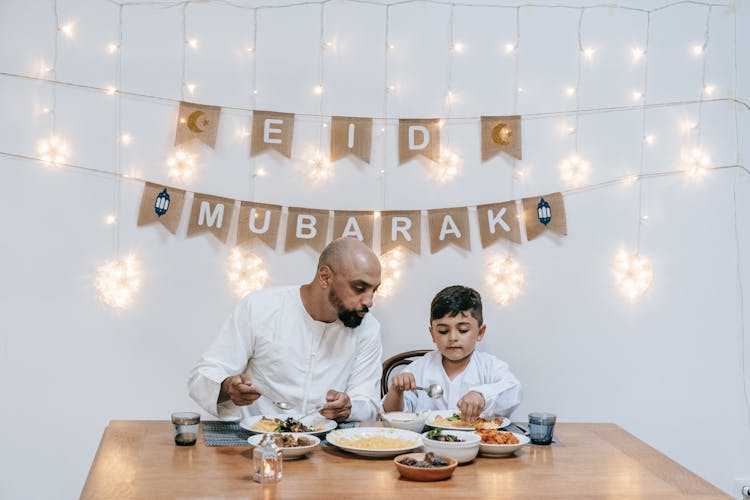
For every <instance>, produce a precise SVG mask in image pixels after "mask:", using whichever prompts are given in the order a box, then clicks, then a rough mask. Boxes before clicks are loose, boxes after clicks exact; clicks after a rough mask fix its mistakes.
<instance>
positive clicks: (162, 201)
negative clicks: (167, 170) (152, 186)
mask: <svg viewBox="0 0 750 500" xmlns="http://www.w3.org/2000/svg"><path fill="white" fill-rule="evenodd" d="M167 210H169V194H167V188H164V189H163V190H162V192H161V193H159V196H157V197H156V200H155V201H154V212H156V215H158V216H159V217H161V216H162V215H164V214H165V213H167Z"/></svg>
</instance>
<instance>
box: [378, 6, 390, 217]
mask: <svg viewBox="0 0 750 500" xmlns="http://www.w3.org/2000/svg"><path fill="white" fill-rule="evenodd" d="M390 12H391V9H390V5H386V6H385V34H384V43H383V51H384V54H383V117H382V118H381V120H382V122H383V126H382V127H381V128H382V132H383V139H382V146H383V153H382V154H383V160H382V161H383V164H382V166H381V168H380V194H381V205H380V208H381V210H385V204H386V177H385V176H386V171H387V166H388V119H387V118H386V117H387V116H388V94H389V93H390V92H389V85H390V82H389V81H388V59H389V53H390V50H391V41H390Z"/></svg>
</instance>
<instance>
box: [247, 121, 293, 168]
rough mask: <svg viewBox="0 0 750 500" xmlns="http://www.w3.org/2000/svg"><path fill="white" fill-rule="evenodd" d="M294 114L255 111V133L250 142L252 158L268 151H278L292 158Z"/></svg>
mask: <svg viewBox="0 0 750 500" xmlns="http://www.w3.org/2000/svg"><path fill="white" fill-rule="evenodd" d="M293 135H294V114H293V113H277V112H275V111H253V132H252V137H251V141H250V156H256V155H258V154H260V153H262V152H263V151H265V150H267V149H272V150H274V151H278V152H279V153H281V154H282V155H284V156H286V157H287V158H291V157H292V136H293Z"/></svg>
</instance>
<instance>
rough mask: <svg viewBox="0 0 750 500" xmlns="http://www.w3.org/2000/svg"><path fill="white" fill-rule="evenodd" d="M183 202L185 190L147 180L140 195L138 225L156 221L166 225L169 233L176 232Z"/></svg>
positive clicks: (155, 222)
mask: <svg viewBox="0 0 750 500" xmlns="http://www.w3.org/2000/svg"><path fill="white" fill-rule="evenodd" d="M184 204H185V191H183V190H181V189H175V188H171V187H167V186H162V185H159V184H152V183H150V182H147V183H146V184H144V186H143V195H141V208H140V210H139V211H138V225H139V226H146V225H148V224H157V223H158V224H161V225H162V226H164V227H166V228H167V229H168V230H169V232H170V233H172V234H177V226H179V225H180V217H181V216H182V207H183V205H184Z"/></svg>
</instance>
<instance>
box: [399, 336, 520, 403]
mask: <svg viewBox="0 0 750 500" xmlns="http://www.w3.org/2000/svg"><path fill="white" fill-rule="evenodd" d="M404 372H411V373H412V374H414V379H415V380H416V383H417V385H418V386H420V387H427V386H428V385H430V384H439V385H440V386H441V387H442V388H443V391H444V394H443V397H442V398H440V399H431V398H430V397H428V396H427V394H426V393H425V392H424V391H415V392H412V391H404V411H410V412H413V411H421V410H457V408H458V407H457V403H458V400H459V399H461V398H462V397H463V396H465V395H466V393H468V392H470V391H476V392H478V393H480V394H481V395H482V396H483V397H484V401H485V406H484V411H483V412H482V415H483V416H488V417H494V416H499V415H502V416H504V417H507V416H510V414H511V413H513V410H515V409H516V408H517V407H518V405H519V404H521V398H522V393H521V383H520V382H519V381H518V379H517V378H516V377H515V375H513V373H511V371H510V368H509V367H508V364H507V363H506V362H504V361H502V360H500V359H498V358H497V357H495V356H493V355H492V354H489V353H486V352H479V351H476V350H475V351H474V352H473V353H472V355H471V360H469V364H468V365H466V368H464V370H463V371H462V372H461V373H459V374H458V375H456V376H455V378H454V379H453V380H450V378H448V375H447V374H446V373H445V369H444V368H443V363H442V355H441V354H440V351H432V352H428V353H427V354H425V355H424V356H422V357H421V358H417V359H416V360H414V361H413V362H412V363H411V364H410V365H408V366H407V367H406V368H405V369H404Z"/></svg>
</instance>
